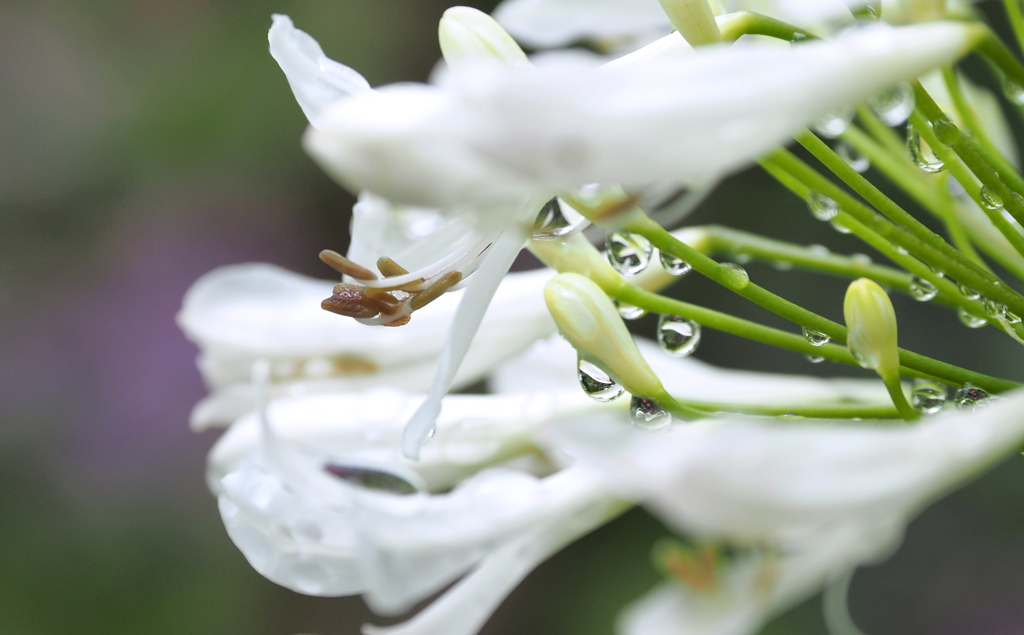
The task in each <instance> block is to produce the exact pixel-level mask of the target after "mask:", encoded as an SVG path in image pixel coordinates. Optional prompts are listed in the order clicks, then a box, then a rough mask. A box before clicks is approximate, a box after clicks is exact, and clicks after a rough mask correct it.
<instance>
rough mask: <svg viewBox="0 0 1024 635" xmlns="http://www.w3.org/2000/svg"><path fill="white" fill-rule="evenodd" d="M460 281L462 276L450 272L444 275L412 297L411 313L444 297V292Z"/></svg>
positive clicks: (456, 272) (455, 272)
mask: <svg viewBox="0 0 1024 635" xmlns="http://www.w3.org/2000/svg"><path fill="white" fill-rule="evenodd" d="M461 280H462V274H461V273H459V272H458V271H452V272H451V273H447V274H445V275H444V276H443V277H442V278H441V279H440V280H438V281H437V282H435V283H434V284H432V285H430V286H429V287H427V288H426V289H424V290H423V291H421V292H420V293H418V294H416V295H415V296H413V298H412V301H411V302H410V306H412V310H413V311H419V310H420V309H422V308H423V307H425V306H427V305H428V304H430V303H431V302H433V301H434V300H436V299H438V298H440V297H441V296H442V295H444V292H445V291H447V290H448V289H451V288H452V287H454V286H455V285H457V284H458V283H459V282H460V281H461Z"/></svg>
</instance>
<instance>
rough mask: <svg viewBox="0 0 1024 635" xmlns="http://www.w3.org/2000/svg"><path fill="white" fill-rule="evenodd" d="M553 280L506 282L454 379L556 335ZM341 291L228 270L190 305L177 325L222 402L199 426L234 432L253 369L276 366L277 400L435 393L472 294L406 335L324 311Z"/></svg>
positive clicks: (417, 322) (203, 283)
mask: <svg viewBox="0 0 1024 635" xmlns="http://www.w3.org/2000/svg"><path fill="white" fill-rule="evenodd" d="M550 276H551V274H550V272H548V271H546V270H538V271H533V272H525V273H516V274H511V275H509V276H506V277H505V279H504V280H502V282H501V285H500V286H499V287H498V291H497V292H496V293H495V296H494V301H493V303H492V304H491V306H490V307H489V308H488V310H487V314H486V316H485V317H484V320H483V323H482V324H481V327H480V333H479V335H478V337H477V339H476V342H477V345H476V346H472V347H470V350H469V353H468V354H467V356H466V359H465V361H464V363H463V364H462V365H461V366H460V368H459V372H458V373H457V374H456V375H455V378H454V379H453V384H454V385H458V386H463V385H466V384H469V383H472V382H474V381H477V380H479V379H480V378H481V377H483V376H484V375H485V374H486V373H487V372H489V370H490V369H491V368H493V366H494V365H496V364H498V363H501V362H502V361H504V360H505V359H508V358H509V357H511V356H512V355H515V354H517V353H519V352H520V351H523V350H525V349H526V348H527V347H529V345H530V344H531V343H532V342H534V341H536V340H537V339H540V338H542V337H546V336H547V335H549V334H551V333H552V332H553V331H554V324H553V323H552V321H551V318H550V317H549V316H548V313H547V309H546V308H545V306H544V300H543V296H542V290H543V286H544V283H545V282H546V281H547V279H548V278H550ZM332 287H333V283H332V282H330V281H326V280H315V279H312V278H306V277H303V276H299V275H297V274H294V273H291V272H288V271H285V270H283V269H279V268H277V267H274V266H271V265H262V264H247V265H233V266H229V267H223V268H221V269H218V270H216V271H213V272H211V273H209V274H206V275H205V276H203V277H202V278H200V279H199V280H198V281H197V282H196V283H195V284H194V285H193V286H192V288H191V289H190V290H189V291H188V293H187V294H186V295H185V299H184V302H183V307H182V310H181V312H180V313H179V314H178V324H179V325H180V326H181V328H182V329H183V330H184V331H185V333H186V335H187V336H188V337H189V338H190V339H192V340H193V341H194V342H196V343H197V344H198V345H199V348H200V351H201V353H200V358H199V366H200V369H201V370H202V371H203V376H204V378H205V379H206V381H207V383H208V384H209V385H210V387H211V388H212V389H213V390H214V395H213V396H212V397H211V398H209V399H207V400H204V401H203V402H201V403H200V404H199V405H198V406H197V407H196V411H195V412H194V413H193V424H194V425H200V426H202V425H214V424H222V423H227V422H230V421H232V420H234V419H235V418H237V417H239V416H241V415H242V414H244V413H245V412H248V411H249V410H250V409H251V408H252V403H253V402H252V397H251V390H250V388H249V384H248V378H249V372H250V369H251V366H252V363H253V362H254V361H255V360H257V359H263V358H265V359H268V360H270V361H271V369H272V373H273V376H274V384H273V386H272V393H273V394H275V395H284V394H293V395H298V394H308V393H315V392H327V391H332V390H334V391H337V390H363V389H368V388H372V387H379V386H394V387H401V388H404V389H406V390H409V391H426V390H427V387H428V386H429V385H430V381H431V378H432V377H433V374H434V369H435V367H436V364H437V357H438V355H440V353H441V349H442V342H443V340H444V334H445V332H446V331H447V330H448V329H449V328H450V324H451V320H452V318H453V316H454V315H455V312H456V309H457V307H458V305H459V302H460V300H461V298H462V297H463V295H464V294H465V292H464V291H456V292H453V293H448V294H445V295H444V296H442V297H441V298H439V299H438V300H436V301H435V302H433V303H431V304H430V305H429V306H427V307H425V308H423V309H422V310H420V311H417V312H416V314H415V316H413V319H412V321H411V322H410V323H409V324H407V325H406V326H402V327H398V328H384V327H379V326H365V325H362V324H359V323H357V322H356V321H355V320H350V319H346V318H343V317H341V316H337V315H332V314H329V313H327V312H325V311H323V310H322V309H321V308H320V302H321V300H323V299H324V298H326V297H328V296H329V295H330V294H331V289H332Z"/></svg>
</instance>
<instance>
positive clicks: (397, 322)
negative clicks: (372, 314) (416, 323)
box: [383, 314, 412, 326]
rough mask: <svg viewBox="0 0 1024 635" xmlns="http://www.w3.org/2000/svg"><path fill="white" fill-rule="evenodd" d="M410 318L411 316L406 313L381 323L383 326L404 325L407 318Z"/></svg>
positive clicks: (406, 322) (407, 320)
mask: <svg viewBox="0 0 1024 635" xmlns="http://www.w3.org/2000/svg"><path fill="white" fill-rule="evenodd" d="M411 319H412V316H411V315H408V314H406V315H403V316H402V317H400V318H398V319H397V320H392V321H391V322H385V323H384V324H383V326H405V325H406V324H408V323H409V320H411Z"/></svg>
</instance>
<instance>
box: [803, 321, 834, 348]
mask: <svg viewBox="0 0 1024 635" xmlns="http://www.w3.org/2000/svg"><path fill="white" fill-rule="evenodd" d="M803 332H804V339H805V340H807V341H808V342H809V343H810V345H811V346H824V345H825V344H828V343H829V342H831V341H832V338H831V337H829V336H828V335H826V334H824V333H822V332H821V331H815V330H814V329H809V328H807V327H806V326H805V327H803Z"/></svg>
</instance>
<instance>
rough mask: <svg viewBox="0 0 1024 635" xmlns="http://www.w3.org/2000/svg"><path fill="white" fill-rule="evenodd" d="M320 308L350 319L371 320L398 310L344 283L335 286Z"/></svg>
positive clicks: (359, 288) (358, 287)
mask: <svg viewBox="0 0 1024 635" xmlns="http://www.w3.org/2000/svg"><path fill="white" fill-rule="evenodd" d="M320 308H322V309H323V310H325V311H330V312H331V313H337V314H338V315H344V316H346V317H352V318H372V317H374V316H376V315H377V314H379V313H383V314H385V315H393V314H394V313H395V312H396V311H397V310H398V307H396V306H395V305H394V304H390V303H388V302H385V301H383V300H380V299H378V298H377V297H371V296H367V295H366V293H365V292H364V289H363V287H360V286H358V285H354V284H344V283H342V284H339V285H335V287H334V295H332V296H331V297H329V298H327V299H326V300H324V301H323V302H321V303H320Z"/></svg>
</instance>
